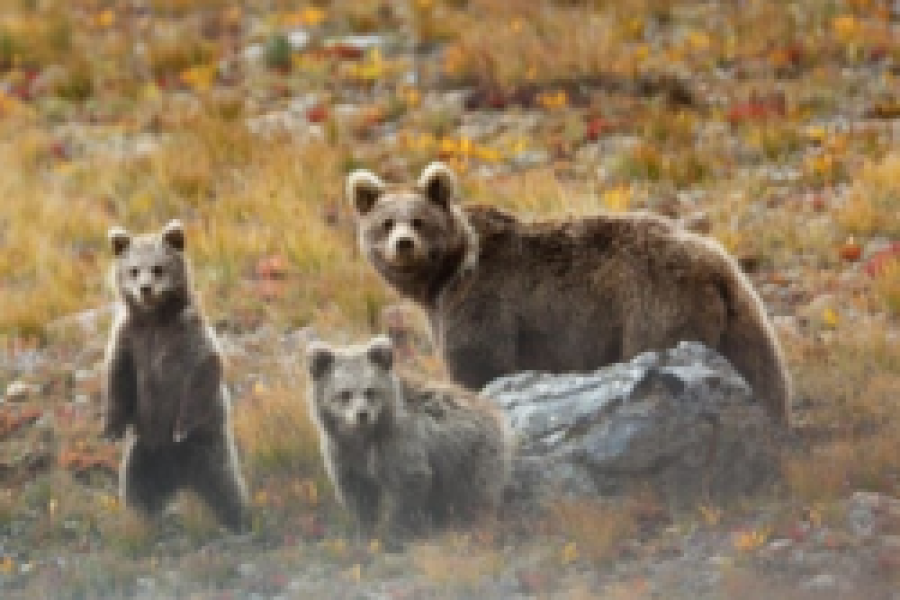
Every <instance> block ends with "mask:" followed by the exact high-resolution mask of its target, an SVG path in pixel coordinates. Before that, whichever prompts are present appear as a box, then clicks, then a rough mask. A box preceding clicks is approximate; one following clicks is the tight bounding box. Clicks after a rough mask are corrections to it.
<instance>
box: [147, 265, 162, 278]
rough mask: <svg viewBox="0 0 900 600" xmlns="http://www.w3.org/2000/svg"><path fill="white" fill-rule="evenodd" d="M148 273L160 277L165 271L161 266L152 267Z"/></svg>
mask: <svg viewBox="0 0 900 600" xmlns="http://www.w3.org/2000/svg"><path fill="white" fill-rule="evenodd" d="M150 272H151V273H153V276H154V277H162V276H163V273H164V272H165V270H164V269H163V268H162V265H153V268H152V269H150Z"/></svg>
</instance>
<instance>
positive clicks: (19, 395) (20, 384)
mask: <svg viewBox="0 0 900 600" xmlns="http://www.w3.org/2000/svg"><path fill="white" fill-rule="evenodd" d="M40 391H41V388H40V387H39V386H37V385H34V384H33V383H25V382H24V381H18V380H17V381H13V382H12V383H10V384H9V385H8V386H6V394H5V395H4V398H5V399H6V400H7V401H9V402H24V401H25V400H28V399H29V398H31V397H32V396H35V395H36V394H37V393H38V392H40Z"/></svg>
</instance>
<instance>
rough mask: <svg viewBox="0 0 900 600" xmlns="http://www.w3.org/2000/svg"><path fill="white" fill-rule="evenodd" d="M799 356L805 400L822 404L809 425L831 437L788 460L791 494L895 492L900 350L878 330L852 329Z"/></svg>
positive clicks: (899, 462)
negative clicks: (863, 490) (854, 491)
mask: <svg viewBox="0 0 900 600" xmlns="http://www.w3.org/2000/svg"><path fill="white" fill-rule="evenodd" d="M794 351H795V352H797V356H796V358H795V359H794V362H795V364H796V367H795V370H794V378H795V383H796V386H797V394H798V397H800V398H814V399H816V405H815V407H814V408H813V411H812V414H811V415H810V416H809V420H808V422H807V424H806V426H807V427H808V428H811V429H812V431H813V432H814V431H818V432H819V435H821V434H822V433H824V432H830V434H829V435H828V437H827V441H825V442H823V443H819V444H814V445H813V446H812V448H810V449H809V450H808V451H804V452H801V453H799V454H792V455H790V456H788V457H787V459H786V462H785V466H784V472H785V476H786V480H787V483H788V486H789V487H790V489H791V490H792V492H793V493H794V494H796V495H797V496H798V497H800V498H803V499H805V500H807V501H814V500H820V499H826V500H833V499H836V498H838V497H839V496H841V495H842V494H846V493H847V492H849V491H851V490H857V489H866V490H873V491H882V492H885V493H894V494H896V493H897V492H898V490H897V487H896V486H897V475H898V473H900V455H898V453H897V451H896V449H897V439H898V438H897V436H898V435H900V418H898V415H900V398H898V396H897V393H896V392H897V389H900V376H898V375H897V373H900V346H898V344H897V343H896V341H894V340H892V339H891V338H890V337H888V335H886V334H885V333H884V332H883V331H881V330H880V329H879V328H878V326H877V325H876V326H872V327H871V328H863V329H859V328H857V330H856V331H851V330H850V327H849V326H847V327H842V328H841V329H840V330H839V332H838V336H837V337H835V338H834V340H833V341H832V342H831V343H827V344H822V343H817V344H804V345H803V347H802V348H799V349H794ZM801 357H802V359H801Z"/></svg>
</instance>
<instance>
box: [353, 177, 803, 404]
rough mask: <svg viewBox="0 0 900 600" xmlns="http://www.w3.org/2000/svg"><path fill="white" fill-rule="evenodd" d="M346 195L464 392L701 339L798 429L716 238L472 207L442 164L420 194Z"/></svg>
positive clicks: (767, 344) (364, 187)
mask: <svg viewBox="0 0 900 600" xmlns="http://www.w3.org/2000/svg"><path fill="white" fill-rule="evenodd" d="M347 195H348V196H349V199H350V201H351V202H352V204H353V206H354V208H355V210H356V213H357V230H358V235H359V243H360V246H361V248H362V251H363V252H364V254H365V255H366V257H367V258H368V260H369V262H371V264H372V265H373V266H374V267H375V269H376V270H377V271H378V272H379V273H380V274H381V276H382V278H383V279H385V280H386V281H387V283H388V284H390V285H391V286H392V287H393V288H394V289H395V290H397V291H398V292H399V293H400V294H402V295H404V296H406V297H408V298H410V299H412V300H414V301H415V302H417V303H418V304H419V305H420V306H422V307H423V308H424V309H425V310H426V311H427V313H428V315H429V317H430V321H431V328H432V334H433V336H434V338H435V342H436V344H437V346H438V349H439V350H440V352H441V354H442V356H443V359H444V362H445V363H446V365H447V368H448V370H449V372H450V374H451V376H452V377H453V378H454V379H456V380H457V381H458V382H460V383H462V384H463V385H465V386H467V387H469V388H473V389H477V388H480V387H481V386H483V385H484V384H486V383H487V382H488V381H490V380H491V379H493V378H495V377H498V376H500V375H504V374H508V373H511V372H515V371H522V370H539V371H550V372H565V371H585V370H591V369H594V368H597V367H599V366H603V365H606V364H609V363H613V362H618V361H623V360H629V359H631V358H633V357H634V356H635V355H637V354H640V353H641V352H644V351H647V350H660V349H664V348H667V347H670V346H674V345H676V344H677V343H678V342H680V341H684V340H690V341H698V342H702V343H704V344H706V345H707V346H709V347H711V348H715V349H717V350H718V351H719V352H720V353H722V354H723V355H725V356H726V357H727V358H728V359H729V360H730V361H731V363H732V364H733V365H734V366H735V368H736V369H737V370H738V371H739V372H740V373H741V374H742V375H743V376H744V377H745V378H746V379H747V381H748V382H749V383H750V385H751V386H752V387H753V389H754V391H755V392H756V394H757V396H758V397H759V398H760V399H761V401H762V402H763V403H764V404H765V406H766V407H767V408H768V409H769V411H770V412H771V414H772V415H773V416H774V417H775V418H776V419H777V420H779V421H781V422H787V421H788V420H789V412H790V406H789V405H790V382H789V377H788V373H787V370H786V368H785V363H784V360H783V358H782V353H781V349H780V346H779V344H778V341H777V339H776V337H775V335H774V333H773V331H772V328H771V326H770V324H769V321H768V319H767V317H766V313H765V310H764V308H763V306H762V303H761V301H760V299H759V297H758V296H757V295H756V293H755V292H754V290H753V288H752V287H751V284H750V282H749V281H748V279H747V278H746V277H745V276H744V275H743V274H742V273H741V271H740V269H739V268H738V266H737V264H736V263H735V261H734V260H733V259H732V258H731V257H729V256H728V254H727V253H726V252H725V250H723V249H722V247H721V246H720V245H719V244H717V243H716V242H714V241H712V240H710V239H707V238H704V237H701V236H699V235H696V234H693V233H691V232H689V231H686V230H684V229H682V228H681V227H679V226H678V225H677V224H676V223H674V222H673V221H670V220H669V219H666V218H664V217H661V216H655V215H652V214H646V213H629V214H616V215H613V214H601V215H596V216H590V217H583V218H574V219H566V220H559V221H552V220H551V221H539V222H534V223H526V222H523V221H520V220H518V219H517V218H516V217H514V216H512V215H510V214H508V213H506V212H503V211H501V210H499V209H496V208H492V207H487V206H470V207H465V208H463V207H462V206H461V205H460V202H459V193H458V189H457V183H456V178H455V176H454V174H453V173H452V172H451V171H450V169H449V168H447V167H446V166H445V165H443V164H441V163H432V164H431V165H429V166H428V167H427V168H426V169H425V170H424V171H423V172H422V174H421V176H420V177H419V180H418V182H416V183H415V184H413V185H388V184H386V183H385V182H383V181H382V180H381V179H380V178H379V177H377V176H376V175H374V174H373V173H371V172H369V171H355V172H353V173H351V174H350V176H349V178H348V180H347Z"/></svg>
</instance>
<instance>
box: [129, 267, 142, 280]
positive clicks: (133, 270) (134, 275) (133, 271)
mask: <svg viewBox="0 0 900 600" xmlns="http://www.w3.org/2000/svg"><path fill="white" fill-rule="evenodd" d="M139 273H140V270H139V269H138V268H137V267H131V268H130V269H128V274H129V275H131V277H132V279H137V276H138V274H139Z"/></svg>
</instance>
